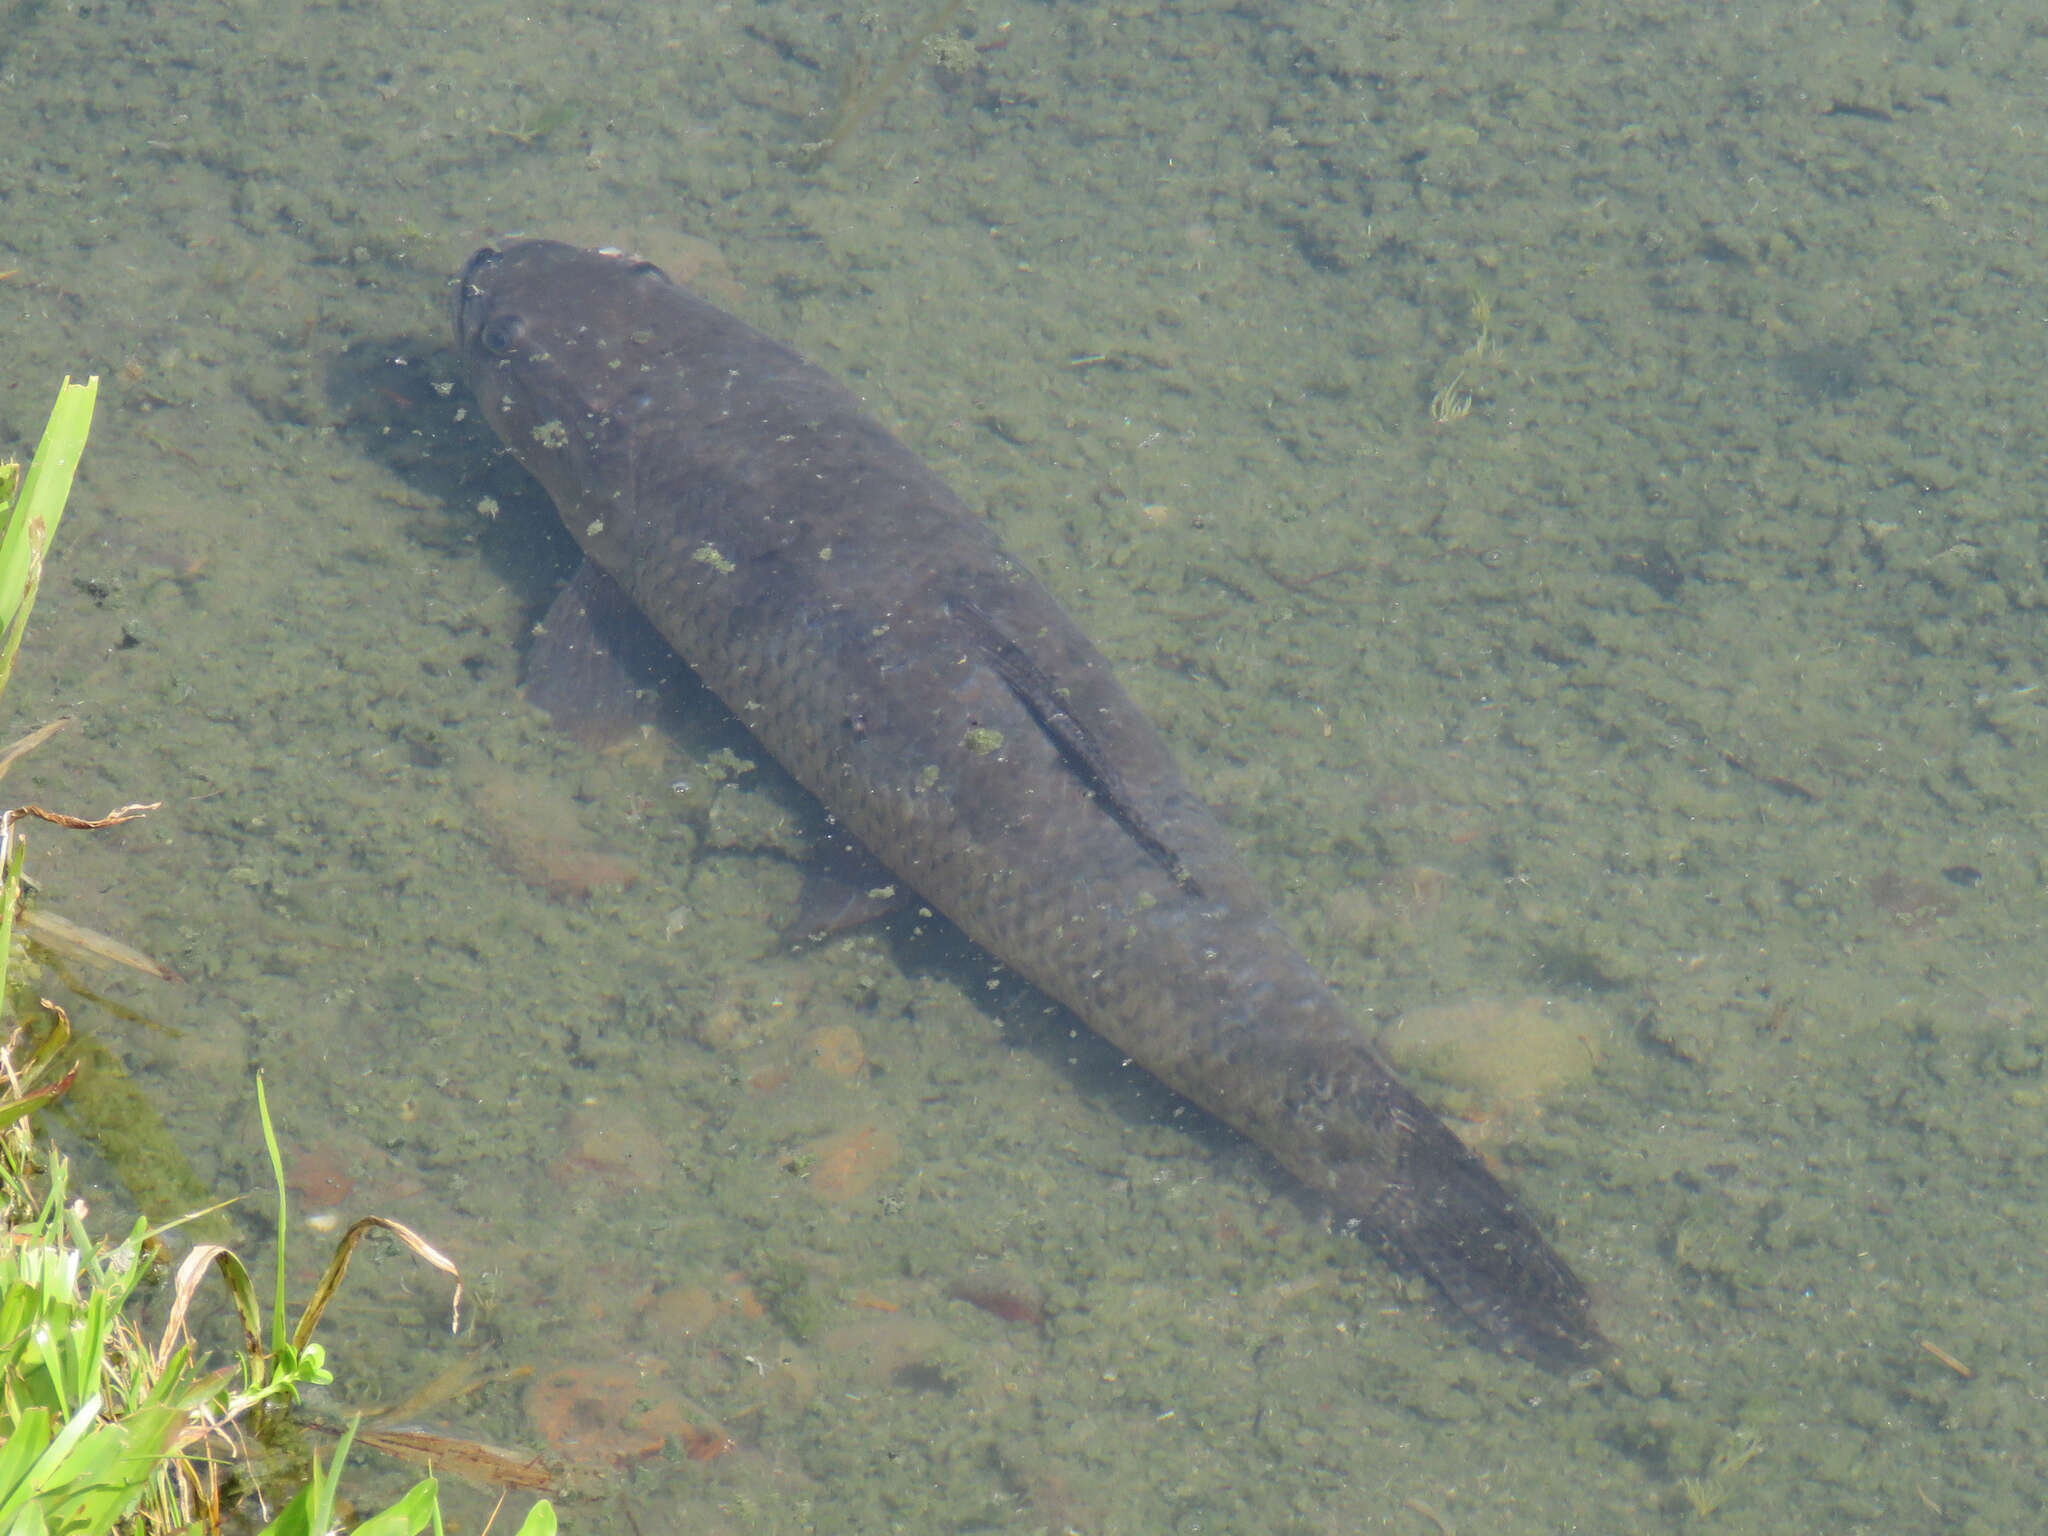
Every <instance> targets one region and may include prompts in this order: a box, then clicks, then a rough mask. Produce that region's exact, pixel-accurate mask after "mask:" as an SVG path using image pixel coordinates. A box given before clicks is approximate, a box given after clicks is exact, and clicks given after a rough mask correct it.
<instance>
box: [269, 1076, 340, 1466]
mask: <svg viewBox="0 0 2048 1536" xmlns="http://www.w3.org/2000/svg"><path fill="white" fill-rule="evenodd" d="M256 1118H257V1119H258V1120H260V1121H262V1122H263V1145H264V1146H265V1147H267V1148H269V1150H270V1175H271V1177H272V1178H273V1179H275V1180H276V1181H277V1298H276V1302H275V1304H274V1305H273V1307H272V1309H271V1313H270V1352H271V1354H272V1355H277V1354H279V1353H281V1352H282V1351H283V1349H284V1346H285V1321H284V1235H285V1232H286V1230H287V1229H288V1226H289V1223H290V1221H291V1210H290V1203H291V1202H290V1200H289V1198H288V1197H287V1195H286V1193H285V1185H284V1152H283V1151H282V1149H280V1148H279V1146H278V1144H277V1128H276V1127H275V1126H273V1125H272V1124H271V1123H270V1100H269V1099H268V1098H267V1097H265V1095H264V1092H263V1074H262V1073H261V1072H258V1073H257V1074H256ZM344 1444H345V1442H344ZM337 1470H338V1469H337Z"/></svg>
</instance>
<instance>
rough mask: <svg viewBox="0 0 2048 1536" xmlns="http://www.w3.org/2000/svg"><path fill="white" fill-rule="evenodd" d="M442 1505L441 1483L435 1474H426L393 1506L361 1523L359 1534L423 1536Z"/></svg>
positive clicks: (357, 1535)
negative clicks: (420, 1535) (422, 1532)
mask: <svg viewBox="0 0 2048 1536" xmlns="http://www.w3.org/2000/svg"><path fill="white" fill-rule="evenodd" d="M440 1507H441V1497H440V1484H439V1483H437V1482H436V1481H435V1480H434V1479H433V1478H431V1477H423V1478H421V1479H420V1480H419V1481H418V1482H416V1483H414V1484H413V1485H412V1487H410V1488H408V1489H407V1490H406V1491H405V1492H404V1493H403V1494H402V1495H400V1497H399V1499H398V1502H397V1503H395V1504H393V1505H392V1506H391V1507H390V1508H389V1509H386V1510H382V1511H380V1512H378V1513H377V1514H374V1515H372V1516H370V1518H369V1519H367V1520H365V1521H364V1522H363V1523H362V1524H361V1525H359V1526H357V1527H356V1528H355V1536H419V1533H420V1532H421V1531H424V1530H425V1529H426V1528H427V1527H428V1526H429V1525H432V1524H433V1523H434V1513H435V1511H436V1510H438V1509H439V1508H440Z"/></svg>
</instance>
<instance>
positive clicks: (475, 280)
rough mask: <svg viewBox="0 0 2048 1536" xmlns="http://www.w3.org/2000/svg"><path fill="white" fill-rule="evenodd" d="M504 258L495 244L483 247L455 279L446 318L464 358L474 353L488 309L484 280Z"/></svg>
mask: <svg viewBox="0 0 2048 1536" xmlns="http://www.w3.org/2000/svg"><path fill="white" fill-rule="evenodd" d="M504 259H505V253H504V252H503V251H501V250H499V249H498V248H497V247H496V246H495V245H486V246H484V247H482V248H481V249H479V250H478V251H477V252H476V254H475V255H473V256H471V257H470V258H469V260H468V261H466V262H464V263H463V264H462V271H461V273H460V275H458V276H457V277H456V279H455V293H454V296H453V298H452V299H451V301H450V313H449V318H450V320H451V321H452V322H453V323H454V327H455V344H456V346H458V347H459V348H461V349H462V351H463V353H464V354H465V355H467V354H469V353H471V352H472V351H473V350H474V348H475V346H476V342H477V337H478V336H479V335H480V334H481V333H482V331H483V328H484V324H485V320H486V317H487V315H488V313H489V310H490V302H489V297H490V296H489V293H488V292H487V290H486V288H485V282H486V279H487V278H488V276H489V274H490V272H491V271H492V269H493V268H495V267H496V266H497V265H498V263H499V262H501V261H503V260H504Z"/></svg>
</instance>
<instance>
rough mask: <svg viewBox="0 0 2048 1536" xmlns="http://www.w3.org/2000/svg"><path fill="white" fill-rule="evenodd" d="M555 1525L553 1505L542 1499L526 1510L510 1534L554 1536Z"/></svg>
mask: <svg viewBox="0 0 2048 1536" xmlns="http://www.w3.org/2000/svg"><path fill="white" fill-rule="evenodd" d="M555 1526H556V1521H555V1506H554V1505H552V1504H550V1503H549V1502H548V1501H547V1500H546V1499H542V1500H541V1501H540V1502H539V1503H538V1504H536V1505H534V1506H533V1508H531V1509H529V1510H528V1511H527V1512H526V1518H525V1519H524V1520H522V1521H520V1522H519V1529H518V1530H516V1531H514V1532H513V1533H512V1536H555Z"/></svg>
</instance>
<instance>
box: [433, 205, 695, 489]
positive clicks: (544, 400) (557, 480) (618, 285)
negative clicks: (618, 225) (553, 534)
mask: <svg viewBox="0 0 2048 1536" xmlns="http://www.w3.org/2000/svg"><path fill="white" fill-rule="evenodd" d="M677 304H681V305H683V306H685V307H686V309H687V306H691V305H701V301H699V300H696V299H694V297H693V296H691V295H690V294H689V293H688V292H687V290H685V289H683V288H681V287H680V286H679V285H677V284H676V283H674V282H673V281H671V280H670V278H669V277H668V275H667V274H666V273H664V272H663V271H662V270H661V269H660V268H659V267H657V266H655V265H654V264H653V263H652V262H646V261H639V260H636V259H634V258H632V257H630V256H627V255H625V254H624V253H622V252H619V251H615V250H597V251H592V250H584V249H582V248H580V247H577V246H573V245H565V244H563V243H561V242H560V241H556V240H507V241H503V242H500V243H498V244H495V245H487V246H485V247H484V248H483V249H481V250H479V251H478V252H477V253H476V254H475V255H474V256H472V257H470V258H469V261H468V263H467V264H466V265H465V266H464V267H463V269H462V273H461V276H460V277H458V278H457V280H456V283H455V294H454V300H453V305H452V310H453V320H454V325H455V343H456V346H457V348H458V349H459V350H460V351H461V354H462V359H463V363H464V367H465V370H466V372H467V374H468V377H469V383H470V387H471V388H472V389H473V390H474V391H475V392H476V398H477V404H478V406H479V408H480V409H481V410H482V412H483V415H484V419H485V420H486V421H488V422H489V423H490V425H491V429H492V430H493V431H494V432H496V433H497V435H498V437H499V438H500V440H502V441H503V442H504V444H505V446H506V447H507V448H509V449H510V450H511V451H512V455H513V457H515V458H516V459H518V460H519V462H520V463H521V464H522V465H524V466H525V468H526V469H527V471H528V472H529V473H530V474H532V475H533V477H534V478H535V479H537V480H539V481H540V482H541V484H542V485H543V486H545V487H546V488H547V490H548V492H549V493H550V494H551V495H552V496H553V497H554V499H555V504H556V505H557V506H558V507H560V508H561V509H562V512H563V515H564V516H565V517H570V516H571V515H572V513H573V512H574V511H576V510H578V509H582V510H590V511H593V512H595V511H597V510H599V508H598V507H596V506H594V505H593V504H594V503H599V502H603V501H607V500H611V499H615V498H617V497H620V496H622V495H627V494H630V493H631V491H632V489H633V486H632V462H631V458H632V450H633V444H634V441H635V435H636V434H635V427H636V426H637V424H638V423H639V422H641V421H642V420H645V419H646V418H647V417H648V416H650V415H651V414H653V413H655V412H656V411H660V410H663V409H673V407H674V406H675V404H676V402H675V400H674V399H673V398H672V397H673V396H674V394H675V393H676V390H677V388H678V386H679V381H680V380H681V379H682V378H683V377H684V376H685V374H686V371H687V370H686V368H685V366H684V360H683V359H681V358H679V357H678V356H677V355H676V352H677V345H676V342H677V338H678V335H679V331H678V328H677V327H676V326H674V325H660V326H656V325H651V324H650V323H649V318H648V317H649V315H650V314H653V313H658V312H660V311H661V310H662V309H663V308H665V307H673V306H675V305H677ZM703 307H704V308H707V309H708V307H709V306H703ZM687 330H688V328H687V327H684V328H683V329H682V331H681V332H680V334H682V335H683V336H685V337H686V336H687Z"/></svg>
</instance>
